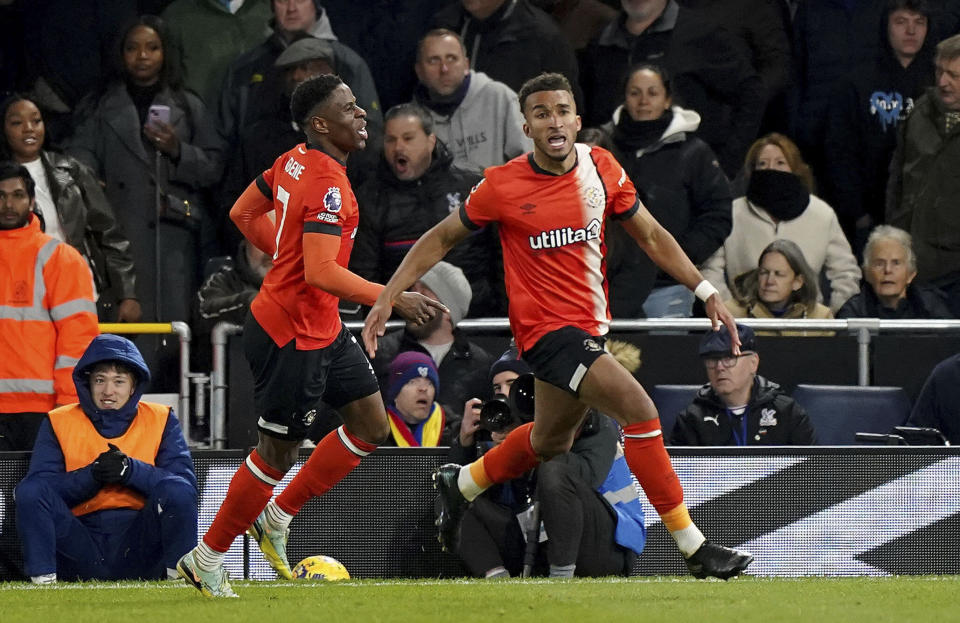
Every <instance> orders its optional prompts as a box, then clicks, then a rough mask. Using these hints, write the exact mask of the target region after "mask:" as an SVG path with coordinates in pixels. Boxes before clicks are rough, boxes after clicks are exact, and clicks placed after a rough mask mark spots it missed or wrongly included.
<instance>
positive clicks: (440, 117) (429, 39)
mask: <svg viewBox="0 0 960 623" xmlns="http://www.w3.org/2000/svg"><path fill="white" fill-rule="evenodd" d="M415 69H416V72H417V78H418V79H419V80H420V84H419V85H418V86H417V89H416V91H415V92H414V101H415V102H416V103H418V104H420V105H421V106H423V107H424V108H426V109H427V110H429V111H430V116H431V117H432V118H433V127H434V132H435V133H436V135H437V138H439V139H440V140H441V141H443V143H444V144H445V145H446V146H447V148H448V149H449V150H450V151H451V152H452V153H453V159H454V162H456V163H457V164H459V165H460V166H462V167H472V168H474V169H476V171H477V172H478V173H479V172H482V171H483V169H485V168H487V167H492V166H496V165H498V164H503V163H504V162H506V161H507V160H510V159H511V158H513V157H515V156H519V155H520V154H522V153H525V152H526V151H528V150H530V149H531V147H532V143H531V142H530V140H529V139H528V138H527V137H526V135H525V134H524V133H523V117H522V116H521V115H520V108H519V106H517V94H516V93H515V92H514V91H513V90H512V89H511V88H510V87H509V86H507V85H506V84H504V83H502V82H497V81H496V80H492V79H491V78H490V77H489V76H488V75H487V74H485V73H483V72H481V71H476V70H473V69H470V60H469V59H468V58H467V53H466V49H465V48H464V47H463V42H462V41H461V39H460V37H459V36H457V34H456V33H454V32H452V31H449V30H445V29H438V30H431V31H430V32H428V33H427V34H426V35H425V36H424V37H423V39H421V40H420V45H419V47H418V51H417V64H416V67H415Z"/></svg>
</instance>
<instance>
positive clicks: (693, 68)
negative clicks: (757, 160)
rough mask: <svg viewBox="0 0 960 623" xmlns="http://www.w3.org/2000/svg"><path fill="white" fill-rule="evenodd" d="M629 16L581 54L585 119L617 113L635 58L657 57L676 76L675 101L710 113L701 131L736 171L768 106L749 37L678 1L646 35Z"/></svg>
mask: <svg viewBox="0 0 960 623" xmlns="http://www.w3.org/2000/svg"><path fill="white" fill-rule="evenodd" d="M672 7H676V8H672ZM674 10H675V11H676V13H673V11H674ZM674 18H675V21H673V22H672V23H671V19H674ZM625 20H626V14H624V13H621V14H620V16H619V17H618V18H617V19H616V20H614V21H613V22H611V23H610V24H609V25H607V27H606V28H604V29H603V31H602V32H601V33H600V36H599V37H598V38H597V39H595V40H593V41H591V42H590V44H589V45H588V46H587V47H586V48H585V49H584V50H583V52H582V54H581V57H580V76H581V84H582V86H583V90H584V94H585V98H586V107H585V108H584V109H583V110H584V113H583V120H584V126H597V125H600V124H602V123H606V121H607V120H608V119H610V116H611V115H612V113H613V110H614V109H615V108H616V107H617V106H618V105H619V104H620V103H621V102H623V96H624V90H623V85H624V78H625V76H626V73H627V70H628V69H629V68H630V67H631V66H633V65H635V64H637V63H643V62H652V63H657V64H659V65H663V66H665V67H666V69H667V71H668V72H669V73H670V74H671V75H672V76H673V92H674V100H675V102H676V103H677V104H679V105H682V106H683V107H684V108H687V109H689V110H694V111H696V112H697V113H699V114H700V116H701V117H702V119H703V122H702V123H701V124H700V129H699V130H698V132H697V136H698V137H700V138H701V139H703V140H704V141H706V143H707V144H708V145H710V147H711V148H713V150H714V152H716V154H717V157H718V158H719V161H720V165H721V166H722V167H723V170H724V171H725V172H726V173H727V175H728V176H730V177H733V176H734V175H736V173H737V171H739V169H740V168H741V167H742V166H743V158H744V156H745V155H746V153H747V149H748V148H749V147H750V144H751V143H752V142H753V140H754V138H756V134H757V130H758V128H759V127H760V117H761V115H762V114H763V106H764V88H763V81H762V80H761V78H760V76H759V74H757V72H756V70H755V69H754V68H753V66H752V65H751V64H750V57H749V55H748V52H747V49H746V46H745V45H744V43H743V42H742V41H738V40H737V38H736V37H735V36H734V35H732V34H731V33H730V32H729V31H728V30H727V29H726V27H724V26H722V25H717V24H716V23H714V22H713V21H712V18H711V16H710V15H709V14H706V13H704V12H703V11H699V10H693V9H687V8H684V7H677V5H676V4H673V3H669V4H668V5H667V10H666V11H664V14H663V15H662V16H661V20H662V21H661V22H660V23H659V24H658V23H657V22H654V24H653V25H651V26H650V28H648V29H647V32H644V33H643V34H642V35H640V36H634V35H631V34H630V33H628V32H627V30H626V28H625V26H624V24H625Z"/></svg>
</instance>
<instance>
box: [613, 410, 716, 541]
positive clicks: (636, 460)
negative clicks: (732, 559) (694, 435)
mask: <svg viewBox="0 0 960 623" xmlns="http://www.w3.org/2000/svg"><path fill="white" fill-rule="evenodd" d="M623 437H624V443H623V454H624V457H625V458H626V459H627V465H628V466H629V467H630V471H631V472H633V475H634V476H636V477H637V481H638V482H639V483H640V486H641V487H643V491H644V493H646V494H647V499H648V500H650V504H652V505H653V507H654V508H655V509H656V510H657V513H658V514H659V515H660V519H661V520H663V525H664V526H665V527H666V528H667V530H669V531H670V535H671V536H672V537H673V538H674V540H675V541H676V542H677V547H678V548H679V549H680V552H681V553H682V554H683V555H684V556H687V557H689V556H691V555H692V554H693V553H694V552H696V551H697V548H699V547H700V546H701V545H702V544H703V542H704V540H705V538H704V536H703V534H702V533H701V532H700V530H699V528H697V526H696V525H694V523H693V520H692V519H691V518H690V513H689V512H688V511H687V506H686V504H684V503H683V487H682V486H681V485H680V479H679V478H677V473H676V472H675V471H673V465H672V464H671V463H670V455H668V454H667V449H666V448H665V447H664V445H663V434H662V433H661V430H660V420H659V419H658V418H654V419H652V420H644V421H642V422H634V423H633V424H630V425H628V426H625V427H624V429H623Z"/></svg>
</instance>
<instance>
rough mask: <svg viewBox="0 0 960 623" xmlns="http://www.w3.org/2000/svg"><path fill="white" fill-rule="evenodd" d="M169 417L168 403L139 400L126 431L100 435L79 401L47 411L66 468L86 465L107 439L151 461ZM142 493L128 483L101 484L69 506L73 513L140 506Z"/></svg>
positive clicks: (69, 470) (131, 456)
mask: <svg viewBox="0 0 960 623" xmlns="http://www.w3.org/2000/svg"><path fill="white" fill-rule="evenodd" d="M169 417H170V407H167V406H165V405H159V404H154V403H151V402H141V403H139V404H138V405H137V415H136V416H134V418H133V422H131V423H130V427H129V428H127V431H126V432H125V433H124V434H122V435H120V436H119V437H114V438H113V439H107V438H105V437H102V436H101V435H100V433H99V432H97V429H96V428H94V426H93V422H91V421H90V418H88V417H87V414H86V413H84V412H83V409H81V408H80V405H79V404H72V405H67V406H65V407H60V408H59V409H54V410H53V411H51V412H50V424H51V425H52V426H53V434H54V435H56V437H57V441H58V442H59V443H60V449H61V450H62V451H63V461H64V467H65V468H66V471H68V472H72V471H73V470H75V469H80V468H81V467H86V466H87V465H89V464H90V463H92V462H93V461H94V460H96V458H97V457H98V456H100V454H101V453H102V452H106V451H107V450H109V449H110V448H108V447H107V443H108V442H109V443H112V444H113V445H115V446H117V447H118V448H120V450H121V451H123V453H124V454H126V455H127V456H128V457H130V458H131V459H137V460H138V461H143V462H144V463H148V464H150V465H154V461H155V460H156V458H157V452H158V451H159V449H160V441H161V440H162V439H163V431H164V428H165V427H166V425H167V419H169ZM144 499H145V498H144V497H143V495H141V494H140V493H138V492H137V491H134V490H133V489H131V488H130V487H125V486H123V485H117V484H114V485H104V486H103V488H102V489H100V491H99V492H98V493H97V494H96V495H95V496H93V497H92V498H90V499H89V500H87V501H85V502H81V503H80V504H77V505H76V506H74V507H73V508H72V509H70V510H71V511H72V512H73V514H74V515H76V516H78V517H79V516H80V515H86V514H87V513H92V512H94V511H100V510H106V509H108V508H132V509H134V510H140V509H141V508H143V504H144Z"/></svg>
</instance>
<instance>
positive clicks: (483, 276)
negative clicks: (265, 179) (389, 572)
mask: <svg viewBox="0 0 960 623" xmlns="http://www.w3.org/2000/svg"><path fill="white" fill-rule="evenodd" d="M121 4H122V6H119V5H117V4H116V3H105V2H93V3H83V6H81V5H80V3H71V2H66V1H63V0H39V1H32V2H25V1H19V0H13V1H7V2H0V23H2V27H0V29H2V32H3V34H4V37H2V39H3V44H2V48H0V55H2V60H3V63H0V66H2V70H0V91H3V92H5V93H6V92H9V94H10V95H9V96H8V97H6V98H5V100H4V104H3V108H2V114H3V122H4V138H5V140H4V141H0V155H2V156H3V159H5V160H15V161H17V162H20V163H22V164H24V165H25V166H26V167H27V169H28V170H29V171H30V172H31V175H32V176H33V177H34V178H35V182H36V190H37V193H36V194H37V200H36V204H37V210H38V212H40V213H42V214H43V217H44V222H45V227H46V232H47V233H48V234H50V235H52V236H54V237H55V238H59V239H62V240H64V241H66V242H68V243H69V244H70V245H71V246H73V247H74V248H76V249H77V250H78V251H79V252H80V254H81V255H82V256H83V257H84V259H85V260H86V261H87V263H88V264H89V265H90V266H91V269H92V272H93V275H94V286H95V293H96V296H97V298H98V311H99V316H100V320H101V321H113V320H120V321H136V320H141V319H142V320H144V321H170V320H188V321H190V322H191V324H192V325H195V326H196V327H199V328H201V329H204V330H209V328H210V326H212V324H213V323H215V322H216V321H218V320H220V319H232V320H233V321H234V322H239V321H240V320H242V314H243V313H244V309H245V308H244V305H245V304H248V303H249V299H250V295H251V293H253V292H255V291H256V288H257V283H258V281H259V279H260V278H262V277H261V275H262V272H263V270H264V269H265V268H266V267H268V266H269V258H259V257H251V256H250V255H249V253H248V252H249V251H250V249H249V248H247V247H245V246H240V247H238V244H239V243H240V236H239V233H238V232H237V231H236V229H235V228H234V226H233V225H232V223H231V222H230V220H229V218H228V217H227V213H228V211H229V208H230V206H231V205H232V204H233V202H234V201H235V199H236V198H237V196H239V194H240V193H241V192H242V191H243V189H244V188H245V187H246V186H247V184H248V183H249V182H250V181H251V180H252V179H253V178H254V177H255V176H256V175H257V174H258V173H260V172H261V171H262V170H264V169H266V168H269V167H270V166H271V165H272V162H273V160H274V158H275V157H276V156H277V155H278V154H280V153H282V152H283V151H284V150H287V149H290V148H291V147H293V146H294V145H296V144H297V143H298V142H301V141H302V140H303V138H302V133H301V131H300V129H299V128H298V127H297V125H296V123H295V122H294V121H293V120H292V118H291V115H290V111H289V106H288V100H289V95H290V93H291V92H292V90H293V88H294V87H295V86H296V85H297V84H299V83H300V82H302V81H303V80H305V79H307V78H308V77H310V76H312V75H316V74H319V73H337V74H339V75H340V76H341V77H342V78H343V79H344V81H345V82H346V83H347V84H349V85H350V87H351V89H352V91H353V93H355V94H356V97H357V101H358V104H359V105H360V106H361V107H362V108H363V109H364V110H365V111H366V118H367V130H368V133H369V140H368V146H367V148H366V149H365V150H364V151H363V152H359V153H358V154H354V155H353V156H351V158H350V159H349V162H348V175H349V177H350V179H351V182H352V183H353V185H354V188H355V189H356V190H357V197H358V201H359V204H360V211H361V226H360V228H359V233H358V235H357V239H356V246H355V248H354V252H353V255H352V259H351V268H352V269H353V270H354V271H355V272H357V273H358V274H360V275H361V276H363V277H365V278H367V279H370V280H375V281H385V280H386V279H387V278H388V277H389V276H390V274H391V273H392V271H393V270H394V269H395V268H396V266H397V265H398V264H399V262H400V261H401V260H402V258H403V257H404V255H405V254H406V251H407V250H408V249H409V248H410V246H412V244H413V243H414V242H415V241H416V240H417V239H418V238H419V236H421V235H422V234H423V233H424V232H425V231H426V230H427V229H429V228H430V227H431V226H432V225H433V224H435V223H436V222H439V221H440V220H441V219H442V218H443V217H444V216H445V215H446V214H448V213H449V212H452V211H456V210H459V209H460V206H461V205H462V203H463V201H464V200H465V198H466V197H467V195H468V194H469V192H470V189H471V188H472V187H473V186H474V185H475V184H476V183H477V182H478V181H479V180H480V179H481V177H482V175H483V169H484V168H485V167H488V166H492V165H497V164H502V163H503V162H505V161H507V160H509V159H511V158H514V157H516V156H518V155H521V154H523V153H524V152H526V151H528V150H529V149H530V146H531V141H530V139H529V138H528V137H527V135H526V133H525V129H524V124H523V118H522V116H521V115H520V111H519V107H518V105H517V97H516V91H517V89H519V87H520V85H521V84H522V83H523V82H524V81H525V80H526V79H528V78H530V77H533V76H535V75H537V74H539V73H541V72H544V71H556V72H560V73H562V74H564V75H565V76H566V77H567V78H568V79H569V80H570V81H571V83H572V84H573V87H574V92H575V95H576V100H577V104H578V107H579V111H580V114H581V116H582V118H583V126H584V131H583V134H582V140H585V141H589V142H591V143H595V144H599V145H601V146H604V147H607V148H608V149H610V150H611V151H613V152H614V154H615V155H616V156H617V159H618V160H619V161H620V162H621V163H622V164H623V166H624V169H625V172H626V174H627V175H628V176H629V177H630V178H631V180H632V181H633V182H634V184H635V185H636V187H637V188H638V191H639V192H640V194H641V199H642V200H643V202H644V205H645V206H646V207H647V208H648V209H649V210H650V211H651V212H652V213H653V214H654V216H655V217H656V218H657V219H658V220H659V221H660V222H662V223H663V224H664V225H665V227H666V228H667V229H668V230H669V231H670V232H671V233H672V234H673V235H674V236H675V237H676V238H677V240H678V241H679V242H680V244H681V247H682V248H683V249H684V251H685V252H686V253H687V254H688V255H689V256H690V257H691V259H693V261H694V262H695V263H696V264H697V265H698V266H699V267H700V268H701V269H702V271H703V273H704V276H705V277H707V278H708V279H709V280H710V281H711V282H712V283H713V284H714V285H715V286H716V287H717V288H718V289H719V290H720V291H721V293H722V295H723V296H724V298H725V299H727V300H728V302H729V304H730V305H731V308H732V309H734V310H735V313H736V314H737V315H738V317H761V318H763V317H775V318H827V317H831V316H832V315H837V316H839V317H852V316H862V315H869V316H880V317H894V318H911V317H914V318H915V317H919V318H950V317H956V316H957V314H958V312H960V285H958V284H960V277H957V275H960V269H957V268H956V265H957V262H956V260H955V257H954V253H955V251H953V249H954V248H955V245H954V244H953V243H952V239H951V236H954V235H955V234H953V233H952V232H955V231H957V230H958V229H960V227H957V226H955V224H956V217H955V216H952V213H953V212H955V210H950V209H948V207H947V204H948V203H949V202H950V201H952V200H953V199H951V198H952V197H955V196H956V192H955V190H956V189H955V183H956V174H955V169H956V166H957V156H956V153H957V152H956V146H957V144H958V140H960V139H958V136H960V120H958V116H960V95H958V93H960V39H958V36H957V33H958V32H960V5H958V3H957V2H955V1H953V0H861V1H858V2H826V1H814V0H736V2H731V3H727V2H724V3H720V2H716V1H714V2H711V1H708V0H418V1H417V2H405V3H383V2H380V3H372V4H369V5H367V6H365V7H364V8H363V9H358V8H357V7H356V6H354V5H353V4H352V3H349V2H346V1H345V0H233V1H231V2H225V1H221V0H139V1H138V2H128V3H121ZM384 111H386V112H384ZM931 145H935V146H936V149H934V148H933V147H931ZM951 171H954V172H953V173H951ZM885 223H886V224H890V225H895V226H896V227H897V228H899V229H896V228H890V227H888V226H887V225H885ZM878 226H880V228H879V229H876V228H877V227H878ZM871 232H873V234H872V235H871ZM606 235H607V240H608V244H609V249H610V254H609V257H608V275H607V276H608V285H609V293H610V301H611V310H612V313H613V315H614V316H615V317H620V318H643V317H671V316H672V317H678V316H690V315H694V314H697V313H700V311H701V310H699V309H698V308H697V306H696V305H695V304H694V299H693V296H692V293H690V292H687V291H686V289H685V288H684V287H683V286H680V285H678V284H677V283H676V282H675V281H673V280H672V278H671V277H670V276H669V275H666V274H664V273H662V272H659V271H658V270H657V269H656V268H655V266H654V265H653V264H652V263H651V262H650V261H649V259H648V258H646V257H645V256H644V255H643V254H642V253H639V252H638V251H637V249H636V247H635V246H634V245H632V244H625V243H626V242H629V241H628V240H627V237H626V234H625V233H624V232H623V230H622V229H621V228H620V227H619V225H617V224H613V223H611V224H608V225H607V231H606ZM868 237H869V238H870V240H871V243H870V244H868V243H867V240H868ZM861 253H862V254H863V261H862V263H860V262H858V261H857V256H859V255H860V254H861ZM224 256H232V259H227V260H223V259H218V260H217V261H216V262H214V263H212V264H211V263H210V262H209V261H210V260H211V258H223V257H224ZM447 261H448V262H449V266H450V267H451V268H456V269H457V270H458V271H460V277H463V276H465V278H466V279H465V282H466V283H467V289H468V290H469V296H468V297H467V299H468V303H467V307H466V308H463V309H462V310H461V307H462V305H461V304H462V298H463V296H462V289H461V288H460V287H459V285H457V286H455V287H453V288H452V289H449V290H448V292H455V293H456V295H457V296H458V297H459V298H460V299H461V300H458V301H457V302H456V304H454V305H450V303H448V307H450V309H451V314H450V317H447V318H444V319H443V322H444V323H445V324H444V325H443V327H433V328H432V329H431V330H436V331H439V332H440V333H442V338H437V337H436V336H434V337H433V338H431V337H429V336H426V337H425V336H423V335H416V334H413V333H411V329H410V328H409V327H408V328H407V329H406V330H405V331H402V332H398V333H396V334H395V337H392V342H391V339H390V338H388V340H387V345H388V346H391V347H393V348H394V352H393V353H391V355H392V354H396V352H399V351H400V350H419V351H421V352H426V353H428V354H429V355H431V356H434V357H433V359H434V364H435V366H436V368H437V369H438V370H439V376H440V378H441V379H444V382H443V383H441V384H440V386H439V387H434V391H435V392H436V393H437V402H438V404H440V405H441V406H442V407H443V408H444V409H445V410H446V411H447V417H448V419H450V421H457V420H459V418H460V416H461V413H460V410H461V405H462V404H463V398H464V397H465V396H466V394H472V393H473V390H472V387H473V386H476V385H477V384H478V381H477V379H478V378H479V379H480V382H479V384H480V385H482V384H483V383H482V380H483V378H484V375H483V374H479V375H478V376H477V377H476V378H471V379H463V378H456V379H454V380H446V377H448V376H450V373H449V372H448V369H449V368H450V365H451V364H450V362H451V361H461V362H463V361H466V362H471V365H474V364H475V368H476V369H477V370H485V369H486V368H487V366H488V365H489V363H490V356H489V355H488V354H487V353H485V352H483V351H482V349H481V348H480V347H479V346H478V345H476V344H471V343H470V342H469V340H467V338H466V337H465V336H463V335H460V334H459V332H458V331H457V330H456V322H457V321H458V320H459V319H461V318H462V317H473V318H476V317H502V316H504V315H505V314H506V303H507V302H506V297H505V293H504V291H503V281H502V279H503V277H502V275H503V267H502V261H501V259H500V250H499V240H498V236H497V231H496V230H495V229H493V228H492V227H491V228H485V229H483V230H481V231H479V232H477V233H476V234H475V235H474V236H473V237H472V238H471V241H470V244H468V245H461V247H459V248H458V250H457V252H456V254H455V255H453V254H452V255H451V256H450V257H448V258H447ZM210 266H213V268H212V269H211V268H210ZM444 270H447V269H446V268H445V269H444ZM205 280H206V281H205ZM204 283H206V285H205V286H204V287H202V288H201V285H202V284H204ZM458 283H459V282H458ZM421 285H422V284H421ZM423 287H424V288H426V289H428V290H429V288H427V287H426V286H423ZM444 287H448V286H444ZM778 288H780V290H778ZM784 288H785V289H784ZM781 290H782V292H781ZM436 293H437V294H440V292H436ZM781 295H782V296H781ZM778 297H779V298H778ZM421 331H422V329H421ZM394 342H395V344H394ZM440 342H442V343H443V344H445V345H446V346H443V347H441V348H437V347H436V346H435V345H433V344H434V343H440ZM138 343H140V344H141V345H142V346H143V345H144V344H145V343H146V340H145V338H140V339H138ZM142 350H143V353H144V357H145V359H146V361H147V363H148V366H149V367H150V368H151V369H153V370H154V371H155V375H156V376H157V377H159V378H158V383H159V384H162V383H163V379H164V378H165V372H164V371H165V370H166V369H168V368H171V367H172V363H173V362H172V359H171V358H172V353H170V352H167V353H164V352H163V345H162V344H157V345H155V346H154V347H150V346H149V345H148V346H146V347H144V348H143V349H142ZM168 350H169V349H168ZM451 358H452V359H451ZM389 360H390V357H384V358H382V359H379V358H378V363H379V365H380V366H383V369H380V370H378V372H379V374H380V375H381V377H385V376H386V373H387V369H386V367H385V366H387V365H388V363H389ZM474 372H475V371H474ZM457 374H459V372H458V373H457ZM466 386H470V387H471V390H470V391H466V390H463V391H456V392H454V393H453V394H451V393H450V392H451V390H450V388H455V389H456V388H463V387H466ZM466 397H469V396H466Z"/></svg>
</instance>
